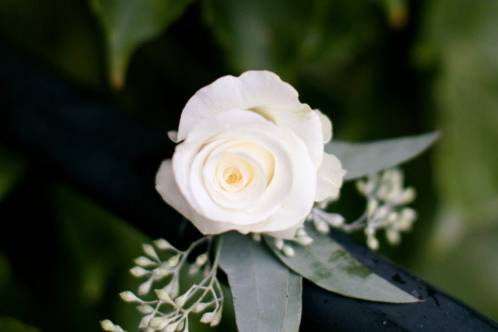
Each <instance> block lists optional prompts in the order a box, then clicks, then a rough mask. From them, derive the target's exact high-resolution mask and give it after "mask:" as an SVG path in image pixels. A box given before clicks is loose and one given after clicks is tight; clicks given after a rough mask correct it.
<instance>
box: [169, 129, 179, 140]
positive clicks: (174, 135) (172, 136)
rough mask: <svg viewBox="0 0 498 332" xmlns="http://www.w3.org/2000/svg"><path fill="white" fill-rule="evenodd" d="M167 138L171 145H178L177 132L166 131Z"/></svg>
mask: <svg viewBox="0 0 498 332" xmlns="http://www.w3.org/2000/svg"><path fill="white" fill-rule="evenodd" d="M168 138H169V140H170V141H171V142H173V143H178V132H177V131H176V130H168Z"/></svg>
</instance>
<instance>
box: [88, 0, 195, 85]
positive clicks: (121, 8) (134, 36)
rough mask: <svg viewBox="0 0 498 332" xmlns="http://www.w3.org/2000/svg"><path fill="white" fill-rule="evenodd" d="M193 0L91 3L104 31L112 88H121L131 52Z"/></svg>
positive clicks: (111, 0) (103, 1) (162, 28)
mask: <svg viewBox="0 0 498 332" xmlns="http://www.w3.org/2000/svg"><path fill="white" fill-rule="evenodd" d="M191 1H192V0H91V6H92V9H93V11H94V12H95V14H96V15H97V17H98V19H99V20H100V23H101V25H102V28H103V30H104V35H105V41H106V46H107V57H108V61H107V62H108V71H109V77H110V80H111V83H112V85H113V87H115V88H119V87H121V86H122V85H123V82H124V75H125V72H126V67H127V65H128V62H129V59H130V57H131V55H132V53H133V51H134V50H135V49H136V48H137V47H138V46H140V45H141V44H142V43H144V42H146V41H147V40H150V39H152V38H154V37H156V36H157V35H159V33H161V31H162V30H164V29H165V28H166V27H167V26H168V25H169V24H171V23H172V22H173V21H174V20H175V19H176V18H178V17H179V16H180V15H181V14H182V12H183V10H184V9H185V7H186V6H187V5H188V4H189V3H190V2H191Z"/></svg>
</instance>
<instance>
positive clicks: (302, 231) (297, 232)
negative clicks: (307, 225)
mask: <svg viewBox="0 0 498 332" xmlns="http://www.w3.org/2000/svg"><path fill="white" fill-rule="evenodd" d="M296 236H297V237H303V236H308V233H306V231H305V230H304V228H299V229H298V230H297V231H296Z"/></svg>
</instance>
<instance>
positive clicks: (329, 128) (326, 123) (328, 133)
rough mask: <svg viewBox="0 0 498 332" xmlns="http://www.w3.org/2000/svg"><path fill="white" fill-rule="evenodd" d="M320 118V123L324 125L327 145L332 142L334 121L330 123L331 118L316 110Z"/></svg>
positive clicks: (324, 138)
mask: <svg viewBox="0 0 498 332" xmlns="http://www.w3.org/2000/svg"><path fill="white" fill-rule="evenodd" d="M315 112H317V113H318V116H319V117H320V123H321V125H322V135H323V143H325V144H327V143H328V142H330V141H331V140H332V121H330V119H329V117H328V116H326V115H325V114H323V113H322V112H321V111H319V110H315Z"/></svg>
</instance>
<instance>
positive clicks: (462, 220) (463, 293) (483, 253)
mask: <svg viewBox="0 0 498 332" xmlns="http://www.w3.org/2000/svg"><path fill="white" fill-rule="evenodd" d="M497 13H498V2H497V1H472V0H437V1H430V2H429V3H428V5H427V6H426V8H425V10H424V12H423V15H422V17H423V18H424V20H423V21H422V24H421V31H420V33H419V40H418V44H417V45H416V46H417V47H416V48H415V51H416V53H415V56H416V60H417V63H418V64H419V66H420V67H421V68H423V69H425V70H427V71H430V72H433V73H434V75H433V76H434V79H433V81H432V82H431V83H432V85H431V88H432V95H431V96H432V97H433V102H434V106H435V108H436V110H435V111H436V112H435V113H436V114H437V115H436V123H437V126H438V127H440V128H441V129H442V130H443V132H444V140H442V141H441V144H438V146H437V153H436V154H435V157H436V158H435V168H434V171H435V176H434V178H435V179H436V191H437V195H438V197H439V204H440V210H439V211H438V216H437V219H436V222H435V223H434V232H432V233H431V236H430V237H429V238H428V243H426V245H424V246H423V247H422V248H424V249H425V252H424V255H423V256H422V258H420V259H419V261H418V262H417V264H416V265H415V266H414V269H415V271H416V273H418V274H419V275H421V277H423V278H427V279H428V280H429V281H430V282H432V283H434V284H436V285H439V286H440V287H441V288H443V289H444V290H445V291H447V292H450V293H451V294H454V295H455V296H457V297H459V298H461V299H462V300H464V301H466V302H468V303H469V304H471V305H473V306H475V307H476V308H477V309H478V310H480V311H482V312H483V313H485V314H487V315H489V316H491V317H493V318H494V319H495V320H496V319H498V283H497V282H496V281H497V280H498V264H497V262H498V250H497V244H498V241H497V239H498V171H497V170H498V153H497V150H498V149H497V142H498V94H497V91H498V42H497V41H498V39H497V38H498V19H497ZM455 257H458V259H455ZM455 275H458V278H455ZM464 285H480V286H478V287H466V286H464Z"/></svg>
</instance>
